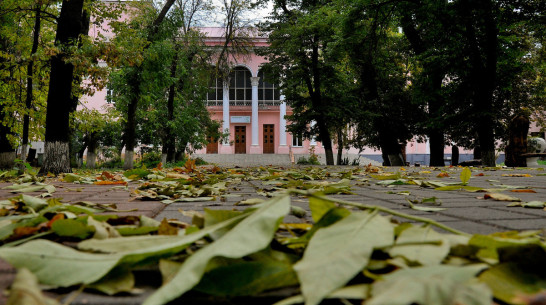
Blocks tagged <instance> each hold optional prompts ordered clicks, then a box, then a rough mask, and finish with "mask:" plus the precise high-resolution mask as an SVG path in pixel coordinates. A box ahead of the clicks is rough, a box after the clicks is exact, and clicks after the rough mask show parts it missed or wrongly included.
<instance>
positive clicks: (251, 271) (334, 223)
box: [0, 164, 546, 305]
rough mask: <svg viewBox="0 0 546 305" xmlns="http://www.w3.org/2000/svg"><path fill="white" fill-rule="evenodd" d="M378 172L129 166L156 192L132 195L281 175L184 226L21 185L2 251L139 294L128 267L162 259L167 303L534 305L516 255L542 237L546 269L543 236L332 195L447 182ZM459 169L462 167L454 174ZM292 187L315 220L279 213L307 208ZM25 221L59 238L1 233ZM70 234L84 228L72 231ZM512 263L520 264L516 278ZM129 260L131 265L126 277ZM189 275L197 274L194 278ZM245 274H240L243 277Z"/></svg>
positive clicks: (537, 277)
mask: <svg viewBox="0 0 546 305" xmlns="http://www.w3.org/2000/svg"><path fill="white" fill-rule="evenodd" d="M220 171H223V170H220ZM381 171H382V169H381V168H380V167H371V166H368V167H365V168H364V171H350V172H345V173H330V172H329V171H328V170H324V169H315V168H312V169H311V170H304V171H302V172H301V173H298V172H297V171H293V170H292V171H290V172H288V173H285V172H283V171H282V170H274V169H265V168H264V169H246V170H243V169H234V170H226V171H224V173H221V172H219V170H218V169H216V170H215V171H214V172H212V171H208V170H207V171H206V170H201V169H200V168H198V167H195V166H192V165H191V164H189V165H188V166H187V167H184V168H181V169H180V170H178V171H176V173H174V174H178V175H173V173H169V172H168V170H166V169H153V170H151V171H150V172H149V173H148V174H146V175H145V176H144V173H143V172H140V175H139V174H137V173H136V172H135V173H131V174H130V175H128V176H127V175H123V174H122V175H123V177H124V178H126V179H130V177H131V178H138V180H135V179H131V180H133V181H138V183H140V185H139V186H138V187H137V189H138V190H139V191H142V192H145V193H146V194H147V192H150V193H149V194H150V195H145V196H141V197H139V195H142V193H140V194H136V198H139V199H143V200H146V199H153V200H164V201H165V200H170V201H173V202H174V201H175V200H178V199H181V200H184V199H185V198H187V199H192V198H197V199H198V200H200V201H203V200H204V199H205V198H207V197H210V198H213V199H214V198H215V197H221V196H224V198H228V197H226V196H228V195H229V190H230V188H233V187H237V185H238V183H240V182H241V181H243V180H245V179H246V180H248V179H252V177H261V178H258V179H260V180H262V182H263V183H264V184H265V182H274V183H275V186H276V188H275V189H271V190H268V191H264V193H272V195H271V196H274V197H273V198H271V199H269V200H266V201H263V202H258V201H256V202H254V203H253V204H252V205H250V206H249V207H248V208H247V209H246V210H244V211H221V210H220V211H218V210H207V211H206V212H205V214H201V213H193V212H192V213H189V214H188V215H191V217H192V223H191V224H187V225H184V226H177V225H176V224H175V223H173V222H168V221H164V222H163V224H161V223H159V222H157V221H155V220H148V219H145V218H138V217H136V218H135V219H132V220H131V221H129V219H127V223H124V222H123V221H119V222H117V221H115V219H114V218H113V216H102V215H97V213H100V211H104V210H105V208H106V207H101V206H85V205H83V206H77V205H67V204H63V203H62V202H59V201H58V200H57V201H55V200H51V202H49V201H45V200H42V199H41V200H34V199H29V198H30V196H27V197H23V196H26V195H24V194H22V195H20V196H19V197H18V199H13V201H10V204H2V205H1V208H2V210H6V211H8V213H9V215H8V216H7V217H11V218H8V219H4V218H3V217H2V218H0V237H2V236H4V237H3V238H4V239H3V241H4V245H3V246H1V247H0V257H1V258H3V259H5V260H7V261H8V262H10V263H12V264H13V265H15V266H16V267H18V268H28V269H29V270H31V271H32V272H33V273H34V274H35V275H36V276H37V277H38V279H39V281H40V282H41V283H43V284H48V285H51V286H58V287H67V286H74V285H82V284H83V285H86V286H87V287H91V288H93V289H97V290H99V291H102V292H104V293H107V294H115V293H119V292H127V291H133V289H134V285H135V282H134V278H133V277H132V273H131V271H132V270H136V269H138V268H140V267H141V266H145V265H150V264H152V265H155V266H158V268H159V269H161V273H162V274H163V276H164V279H165V281H164V283H163V284H164V285H163V286H161V287H160V288H159V289H158V290H157V291H155V292H154V293H153V294H152V295H151V296H150V297H149V298H148V299H147V301H146V302H145V304H165V303H167V302H168V301H170V300H174V299H176V298H178V297H179V296H181V295H182V294H183V293H184V292H185V291H189V290H195V291H200V292H202V293H206V294H210V295H213V296H220V297H232V296H246V295H256V294H259V293H261V292H262V291H268V290H271V289H279V288H283V287H299V288H300V289H301V292H302V295H300V296H294V297H292V298H288V299H286V300H285V301H281V302H279V304H294V301H295V300H298V302H304V303H305V304H318V303H320V302H321V301H322V300H323V299H327V298H348V299H361V300H367V304H389V305H390V304H410V303H419V304H423V305H427V304H430V305H432V304H444V303H445V304H447V303H460V304H484V305H485V304H487V305H490V304H491V303H492V302H493V300H501V301H502V302H504V303H507V304H529V303H525V302H524V301H521V300H528V299H529V300H531V299H532V298H533V297H536V295H537V294H540V293H541V291H544V290H545V289H546V285H545V284H544V283H545V282H546V279H545V278H544V277H545V274H544V273H542V272H540V270H541V269H540V268H519V267H517V266H520V265H518V264H521V263H522V262H521V261H520V260H519V258H517V255H513V253H526V251H528V250H529V248H530V247H531V248H533V247H534V248H533V249H534V252H533V253H535V254H533V259H535V258H537V259H536V260H534V261H536V264H538V265H537V266H541V264H542V265H543V264H544V262H545V261H546V260H544V257H545V256H544V251H545V250H544V249H546V245H545V242H544V237H543V236H541V233H540V232H521V233H518V232H512V233H507V234H504V235H500V234H492V235H481V236H480V235H474V236H470V235H468V234H464V233H462V232H458V231H457V230H451V233H443V232H445V231H435V230H434V229H433V227H438V228H441V229H443V230H448V231H449V230H450V228H448V227H445V226H443V225H440V224H438V223H436V222H434V221H432V220H427V219H425V218H421V217H417V216H411V215H407V214H404V213H401V212H399V211H391V210H388V209H385V208H382V207H374V206H367V205H363V204H359V203H352V202H347V201H342V200H340V199H335V198H330V197H328V196H327V194H348V193H350V186H351V183H350V181H351V180H355V181H358V180H359V179H363V178H362V177H364V179H367V178H365V177H367V176H368V175H369V177H370V178H371V179H374V180H375V178H374V177H373V176H372V175H376V176H377V175H381V178H380V179H377V180H379V181H381V182H382V181H388V180H393V179H383V177H388V178H396V179H395V180H394V181H397V180H399V179H405V180H406V181H411V182H410V183H408V184H410V185H412V184H413V185H415V186H421V187H435V188H436V187H442V185H441V184H440V185H438V183H440V182H430V180H427V179H426V178H424V177H423V176H424V175H426V174H427V173H421V174H420V175H421V176H420V177H416V176H415V173H408V172H409V171H407V170H404V171H401V172H402V173H400V174H394V175H395V176H394V177H393V176H390V177H389V175H393V174H384V175H383V174H382V172H381ZM453 172H455V171H454V170H453ZM449 173H450V174H452V175H451V176H453V173H452V171H450V172H449ZM150 175H152V176H150ZM466 175H467V173H465V176H464V177H463V175H462V174H461V182H462V183H461V184H462V186H467V185H465V184H467V183H468V182H469V181H468V180H469V179H470V178H468V180H466V181H465V179H467V178H466ZM90 176H93V175H90ZM102 176H104V177H105V178H106V179H114V178H111V177H109V176H108V175H102V173H101V175H100V176H99V177H102ZM113 176H114V174H113ZM137 176H138V177H137ZM65 177H66V176H65ZM78 177H79V178H78V179H77V180H74V181H75V182H76V181H78V182H79V183H87V182H91V183H93V182H95V181H100V180H97V175H94V178H91V177H82V176H78ZM93 179H95V180H93ZM115 179H117V178H115ZM323 179H333V180H334V181H321V180H323ZM343 179H346V180H343ZM82 181H87V182H82ZM103 181H104V180H103ZM107 181H108V180H107ZM120 181H125V180H124V179H123V178H122V180H120ZM129 182H130V181H129ZM132 183H135V182H132ZM218 183H223V184H218ZM272 184H273V183H272ZM443 186H448V185H446V184H443ZM460 186H461V185H459V187H460ZM280 190H283V192H282V194H281V192H280ZM152 192H153V193H152ZM289 194H292V195H296V196H306V197H308V198H309V204H310V208H311V217H312V219H313V221H314V224H313V223H310V224H309V223H308V224H289V223H282V222H281V220H282V219H283V218H284V216H286V215H287V214H289V213H294V212H296V213H299V212H301V211H298V207H297V206H295V205H294V204H292V203H291V200H290V197H289ZM146 196H148V197H146ZM160 196H165V197H160ZM265 197H268V196H265ZM37 199H39V198H37ZM27 202H28V203H27ZM44 202H45V203H44ZM438 203H439V201H437V199H436V198H435V197H432V198H424V199H420V200H419V202H410V205H413V207H418V208H424V209H432V208H436V209H438V208H437V207H427V206H423V204H430V205H438ZM516 203H517V204H521V205H520V206H524V204H525V203H521V202H516ZM530 204H531V205H533V206H535V205H536V206H537V207H538V205H539V204H538V203H530ZM344 207H351V208H352V209H354V208H356V209H361V210H363V211H351V210H349V209H346V208H344ZM44 211H47V212H44ZM389 214H390V216H389ZM52 215H55V216H53V217H52ZM57 215H62V216H57ZM391 216H396V217H398V218H400V217H402V218H406V219H408V220H411V221H417V222H418V223H419V222H422V223H423V225H418V224H409V223H403V224H397V223H396V222H392V221H391V219H390V217H391ZM18 217H19V218H18ZM55 217H56V218H55ZM54 218H55V219H54ZM21 223H24V225H21ZM55 223H57V224H55ZM20 225H21V227H24V228H38V227H40V229H39V230H42V231H41V232H42V233H43V232H47V230H50V229H49V228H48V225H49V226H51V227H56V231H55V230H53V232H54V233H52V234H57V237H56V238H55V239H50V240H47V239H49V238H46V239H44V238H42V239H39V238H35V239H34V240H33V239H32V238H31V239H29V240H25V241H24V242H22V243H21V244H19V245H14V244H10V243H6V242H5V239H6V238H8V237H10V236H12V235H11V234H13V231H14V229H15V228H17V227H19V226H20ZM65 227H67V228H68V229H66V228H65ZM161 227H162V228H161ZM75 228H79V229H78V230H79V231H78V230H76V229H75ZM44 230H46V231H44ZM2 232H4V233H3V235H2ZM5 232H7V235H6V233H5ZM66 232H80V233H77V234H76V233H72V234H68V235H71V236H63V235H67V234H66ZM159 232H161V233H162V234H167V235H160V234H158V233H159ZM116 233H117V234H116ZM75 235H77V236H75ZM26 236H27V237H28V236H29V235H26ZM30 236H32V235H30ZM63 238H65V239H67V240H69V241H74V240H81V241H80V242H79V243H78V244H77V247H76V248H72V247H67V246H66V245H63V244H62V243H58V242H59V241H62V240H63ZM8 240H9V239H8ZM9 241H11V240H9ZM235 245H236V246H235ZM38 249H39V250H38ZM508 250H509V251H508ZM507 251H508V252H507ZM541 251H542V252H541ZM37 253H41V254H40V255H37ZM499 253H500V254H501V255H499ZM502 253H512V254H511V255H505V254H502ZM59 255H61V256H62V257H63V259H62V260H59V259H58V256H59ZM22 257H25V259H21V258H22ZM43 257H45V259H44V258H43ZM512 257H515V258H512ZM516 258H517V259H516ZM540 258H542V260H540ZM326 262H327V263H326ZM378 266H381V267H378ZM515 266H516V267H517V268H518V269H517V270H519V271H518V273H517V275H515V274H514V268H515ZM120 270H125V271H124V272H122V273H120V272H119V271H120ZM189 274H191V275H192V276H191V277H188V276H187V275H189ZM235 274H237V277H236V278H233V275H235ZM132 279H133V280H132ZM218 279H229V280H226V282H225V284H226V285H227V286H223V285H218V284H217V283H218ZM499 281H500V283H499ZM347 285H348V286H347ZM498 287H503V289H499V288H498ZM506 287H508V288H506ZM523 287H525V288H523ZM392 292H396V293H395V294H393V293H392Z"/></svg>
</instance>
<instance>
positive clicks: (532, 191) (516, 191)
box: [510, 189, 536, 193]
mask: <svg viewBox="0 0 546 305" xmlns="http://www.w3.org/2000/svg"><path fill="white" fill-rule="evenodd" d="M510 192H514V193H536V192H535V191H534V190H530V189H522V190H510Z"/></svg>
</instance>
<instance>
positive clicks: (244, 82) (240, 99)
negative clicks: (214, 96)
mask: <svg viewBox="0 0 546 305" xmlns="http://www.w3.org/2000/svg"><path fill="white" fill-rule="evenodd" d="M250 77H252V74H251V73H250V71H249V70H248V69H247V68H245V67H236V68H235V69H233V71H231V73H230V74H229V101H230V104H232V105H237V106H245V105H251V104H252V85H251V83H250Z"/></svg>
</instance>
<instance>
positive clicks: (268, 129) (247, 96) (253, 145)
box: [86, 25, 537, 164]
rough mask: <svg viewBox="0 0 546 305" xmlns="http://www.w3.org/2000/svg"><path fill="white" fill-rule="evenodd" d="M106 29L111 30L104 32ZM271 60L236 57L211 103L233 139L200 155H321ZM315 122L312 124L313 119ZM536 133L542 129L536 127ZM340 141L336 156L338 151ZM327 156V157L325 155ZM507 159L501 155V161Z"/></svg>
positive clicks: (413, 155) (418, 151)
mask: <svg viewBox="0 0 546 305" xmlns="http://www.w3.org/2000/svg"><path fill="white" fill-rule="evenodd" d="M104 29H106V30H104ZM99 30H100V31H101V32H102V33H103V35H106V36H110V35H111V34H110V33H108V31H107V26H104V25H103V29H98V28H95V27H93V28H91V30H90V35H92V36H96V35H97V33H98V31H99ZM201 31H203V32H204V33H206V36H207V39H206V43H207V44H208V45H210V46H215V45H221V44H223V42H224V40H223V37H222V34H223V28H212V27H211V28H202V29H201ZM253 43H254V45H255V46H256V47H260V46H266V45H267V38H266V37H255V38H254V40H253ZM265 62H266V59H265V58H263V57H261V56H258V55H256V54H251V55H249V56H239V57H237V58H236V59H235V60H233V61H232V63H231V65H232V67H233V69H232V72H231V74H230V78H229V81H227V82H224V81H222V80H221V79H217V80H216V82H215V84H214V85H213V87H211V88H210V89H211V90H210V92H209V94H208V101H207V106H208V109H209V111H210V113H211V116H212V119H214V120H217V121H221V122H222V129H223V131H225V132H228V133H229V141H226V142H222V143H219V142H218V141H217V140H215V139H212V138H210V139H209V140H210V143H209V144H208V145H207V146H206V148H203V149H201V150H198V151H196V153H197V154H289V153H290V152H292V153H293V154H294V155H296V156H298V155H308V154H309V150H310V148H311V147H313V148H314V151H315V153H317V154H319V155H321V154H323V153H324V149H323V147H322V145H321V143H320V142H319V141H315V140H314V139H311V140H304V139H302V137H301V135H300V136H298V135H293V134H291V133H289V132H287V131H286V126H287V125H288V124H290V122H287V121H286V119H285V116H286V115H289V114H291V113H292V110H291V108H290V107H288V106H287V104H286V102H285V101H284V96H283V95H282V92H280V90H279V88H278V85H277V84H274V83H272V82H269V81H268V77H267V75H266V74H265V73H264V72H263V71H261V70H260V66H261V65H262V64H263V63H265ZM86 100H87V102H88V107H89V108H100V107H101V106H102V105H104V104H105V102H106V91H105V90H103V91H99V92H97V93H95V95H94V96H92V97H87V98H86ZM310 124H312V122H311V123H310ZM532 131H537V128H536V126H535V127H534V128H533V129H532ZM336 150H337V147H336V146H335V145H334V154H336V153H337V151H336ZM344 155H346V156H347V155H351V156H352V158H354V157H355V156H358V155H360V156H363V157H367V158H369V159H372V160H374V161H378V162H382V158H381V152H380V151H379V150H375V149H371V148H368V149H365V150H364V151H362V152H359V151H358V150H357V149H354V148H352V149H349V150H348V151H344ZM406 157H407V161H408V162H409V163H411V164H414V163H420V164H428V161H429V160H430V150H429V145H428V142H424V143H418V142H416V141H413V142H410V143H408V145H407V147H406ZM450 157H451V147H450V146H447V147H446V148H445V158H446V164H449V159H450ZM472 157H473V156H472V152H470V151H461V152H460V157H459V160H460V161H464V160H469V159H472ZM323 160H324V158H323ZM503 161H504V155H502V154H501V156H500V158H499V159H498V162H503Z"/></svg>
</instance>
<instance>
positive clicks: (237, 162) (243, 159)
mask: <svg viewBox="0 0 546 305" xmlns="http://www.w3.org/2000/svg"><path fill="white" fill-rule="evenodd" d="M303 157H305V158H306V159H308V158H309V155H308V154H301V155H294V161H295V163H297V162H298V160H299V159H300V158H303ZM346 157H347V158H348V159H349V165H352V162H353V160H354V159H357V158H358V159H359V164H360V165H368V164H370V163H371V164H372V165H376V166H378V165H381V164H380V163H379V162H377V161H374V160H371V159H368V158H365V157H362V156H360V158H359V156H358V155H356V154H350V155H343V158H346ZM192 158H201V159H203V160H205V161H206V162H208V163H211V164H217V165H221V166H265V165H276V166H289V165H291V164H292V163H291V161H290V157H289V155H286V154H282V155H281V154H229V155H228V154H193V155H192ZM318 159H319V162H320V163H321V164H322V165H325V164H326V156H325V155H324V154H318Z"/></svg>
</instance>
